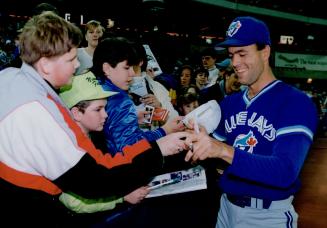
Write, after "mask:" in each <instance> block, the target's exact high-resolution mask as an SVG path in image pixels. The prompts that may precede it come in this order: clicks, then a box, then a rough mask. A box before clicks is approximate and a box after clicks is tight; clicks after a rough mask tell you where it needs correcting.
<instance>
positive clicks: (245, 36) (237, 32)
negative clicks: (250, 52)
mask: <svg viewBox="0 0 327 228" xmlns="http://www.w3.org/2000/svg"><path fill="white" fill-rule="evenodd" d="M252 44H266V45H269V46H270V45H271V41H270V33H269V29H268V27H267V25H266V24H265V23H264V22H263V21H260V20H258V19H256V18H254V17H249V16H245V17H237V18H235V19H234V20H233V21H232V23H231V24H230V25H229V27H228V30H227V32H226V38H225V41H224V42H222V43H219V44H217V47H242V46H248V45H252Z"/></svg>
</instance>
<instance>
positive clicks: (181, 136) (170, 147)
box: [157, 131, 192, 156]
mask: <svg viewBox="0 0 327 228" xmlns="http://www.w3.org/2000/svg"><path fill="white" fill-rule="evenodd" d="M190 142H192V134H191V133H189V132H185V131H182V132H176V133H171V134H169V135H166V136H165V137H162V138H160V139H158V140H157V144H158V146H159V148H160V150H161V153H162V155H163V156H168V155H172V154H177V153H179V152H181V151H184V150H188V148H189V144H190Z"/></svg>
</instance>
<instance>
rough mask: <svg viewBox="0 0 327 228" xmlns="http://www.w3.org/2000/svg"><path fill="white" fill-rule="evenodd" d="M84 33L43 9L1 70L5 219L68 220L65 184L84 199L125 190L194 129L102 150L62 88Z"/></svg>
mask: <svg viewBox="0 0 327 228" xmlns="http://www.w3.org/2000/svg"><path fill="white" fill-rule="evenodd" d="M81 40H82V35H81V32H80V30H79V29H78V28H77V27H76V26H75V25H73V24H71V23H69V22H67V21H66V20H64V19H63V18H61V17H59V16H58V15H56V14H54V13H52V12H44V13H42V14H40V15H37V16H35V17H33V18H32V19H30V20H29V21H28V22H27V23H26V25H25V27H24V29H23V31H22V33H21V35H20V50H21V58H22V60H23V64H22V67H21V68H20V69H16V68H9V69H5V70H2V71H1V72H0V91H1V92H0V103H1V109H0V142H1V144H0V151H1V156H0V177H1V179H0V187H1V199H0V201H1V205H2V207H4V208H6V210H4V211H3V212H2V222H3V223H4V224H5V223H7V224H10V225H11V226H13V227H19V226H21V225H22V224H24V226H30V227H63V224H64V223H66V222H67V220H68V219H70V218H71V215H70V214H67V212H66V210H65V208H64V207H63V205H62V204H60V203H59V201H58V196H60V194H61V193H62V192H63V191H65V192H69V191H72V192H76V193H77V194H79V195H81V196H83V197H85V198H99V197H109V196H123V195H125V194H126V193H128V192H129V191H131V190H133V189H135V188H136V187H138V186H141V185H142V184H143V183H144V184H145V183H148V181H149V178H150V177H152V176H154V175H156V174H157V173H158V172H159V171H160V167H161V166H162V163H163V157H162V156H163V155H169V154H173V153H177V152H178V149H179V147H185V146H186V145H185V143H186V142H185V141H184V140H180V138H181V137H186V136H189V134H188V133H186V132H180V133H176V134H174V135H169V136H168V137H165V138H161V139H160V140H158V141H157V143H149V142H147V141H146V140H141V141H139V142H138V144H135V145H129V146H127V147H125V148H124V151H126V152H127V151H128V153H127V154H128V156H125V157H120V156H116V157H115V158H112V157H110V156H108V155H107V154H106V155H104V154H102V152H101V151H99V150H96V148H95V147H94V145H93V144H92V142H91V141H90V139H89V138H88V137H87V136H86V135H85V134H84V133H83V132H82V130H81V129H80V128H79V127H78V125H77V124H76V123H75V122H74V120H73V119H72V117H71V115H70V113H69V110H68V109H67V108H66V106H65V105H64V103H63V102H62V100H61V99H60V97H59V96H58V94H57V93H56V91H57V90H59V88H60V87H62V86H64V85H66V84H69V83H70V81H71V78H72V75H73V73H74V71H75V69H76V68H77V67H78V66H79V62H78V60H77V57H76V56H77V47H78V45H79V44H80V42H81ZM8 98H10V99H8ZM122 164H124V166H121V165H122ZM122 180H124V181H122ZM127 183H128V184H127ZM129 186H132V187H129Z"/></svg>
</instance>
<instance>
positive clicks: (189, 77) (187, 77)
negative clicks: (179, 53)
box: [178, 65, 194, 90]
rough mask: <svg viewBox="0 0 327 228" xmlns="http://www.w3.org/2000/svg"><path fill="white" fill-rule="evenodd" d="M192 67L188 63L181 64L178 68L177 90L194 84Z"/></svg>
mask: <svg viewBox="0 0 327 228" xmlns="http://www.w3.org/2000/svg"><path fill="white" fill-rule="evenodd" d="M193 75H194V73H193V68H192V67H191V66H190V65H183V66H181V68H180V69H179V74H178V76H179V85H180V88H179V90H181V89H183V88H185V87H188V86H189V85H190V84H194V77H193Z"/></svg>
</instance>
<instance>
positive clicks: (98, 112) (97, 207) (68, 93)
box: [59, 71, 149, 213]
mask: <svg viewBox="0 0 327 228" xmlns="http://www.w3.org/2000/svg"><path fill="white" fill-rule="evenodd" d="M114 94H116V93H115V92H110V91H104V90H103V89H102V87H101V85H100V84H99V83H98V81H97V79H96V78H95V76H94V75H93V74H92V72H90V71H89V72H87V73H85V74H82V75H79V76H75V77H73V82H72V84H71V85H69V86H65V87H62V89H61V91H60V97H61V99H62V100H63V102H64V103H65V104H66V105H67V107H68V108H69V109H70V111H71V113H72V115H73V118H74V120H75V122H76V123H77V124H78V126H79V127H80V128H81V129H82V131H83V132H84V133H85V134H86V135H89V133H90V132H92V131H101V130H102V129H103V125H104V122H105V120H106V119H107V117H108V115H107V113H106V111H105V109H104V107H105V106H106V104H107V97H109V96H112V95H114ZM148 193H149V190H148V189H147V188H146V187H141V188H138V189H137V190H135V191H133V192H131V193H130V194H128V195H126V196H124V197H120V198H117V199H115V198H113V197H109V198H107V199H104V198H100V199H86V198H83V197H81V196H78V195H76V194H73V193H62V194H61V196H60V197H59V199H60V201H61V202H62V203H64V205H65V206H66V207H68V208H69V209H70V210H72V211H75V212H77V213H94V212H99V211H107V210H111V209H114V208H115V207H116V204H118V203H123V202H124V201H126V202H128V203H131V204H136V203H138V202H140V200H142V199H143V198H144V197H145V196H146V195H147V194H148Z"/></svg>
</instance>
